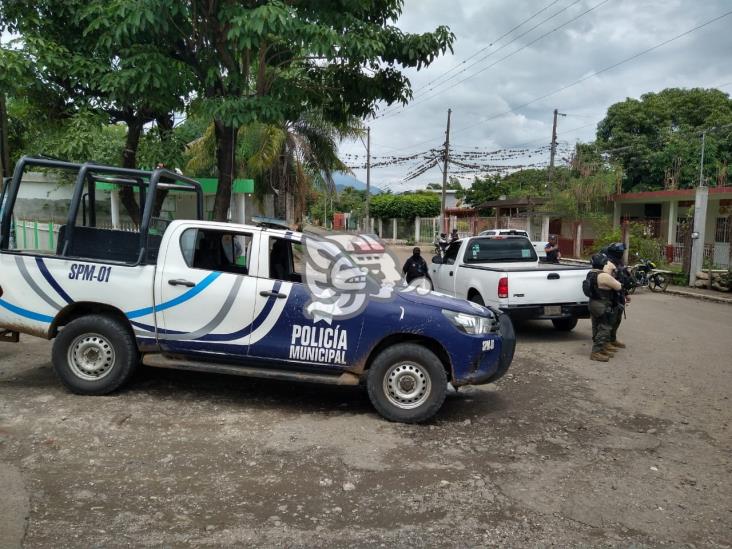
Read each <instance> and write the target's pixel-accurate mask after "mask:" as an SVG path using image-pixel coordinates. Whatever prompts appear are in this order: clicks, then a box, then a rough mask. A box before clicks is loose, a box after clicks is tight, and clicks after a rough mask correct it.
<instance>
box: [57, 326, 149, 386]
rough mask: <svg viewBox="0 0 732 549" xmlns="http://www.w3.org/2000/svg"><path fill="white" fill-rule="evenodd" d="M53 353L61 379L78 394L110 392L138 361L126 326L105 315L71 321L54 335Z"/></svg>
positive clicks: (121, 382)
mask: <svg viewBox="0 0 732 549" xmlns="http://www.w3.org/2000/svg"><path fill="white" fill-rule="evenodd" d="M52 356H53V369H54V371H55V372H56V375H58V377H59V378H60V379H61V382H62V383H63V384H64V385H65V386H66V387H67V388H68V389H69V390H71V391H72V392H74V393H77V394H80V395H104V394H107V393H111V392H112V391H114V390H115V389H117V388H118V387H119V386H120V385H122V384H123V383H124V382H125V381H127V380H128V379H129V378H130V376H132V374H133V372H134V371H135V368H136V367H137V365H138V363H139V354H138V351H137V346H136V344H135V340H134V337H133V336H132V334H131V333H130V331H129V329H128V328H127V327H126V326H125V325H124V324H123V323H122V322H121V321H119V320H117V319H115V318H114V317H112V316H108V315H88V316H83V317H81V318H77V319H76V320H73V321H71V322H70V323H69V324H68V325H66V326H65V327H64V328H63V329H62V330H61V331H60V332H59V335H58V336H57V337H56V340H55V341H54V343H53V353H52Z"/></svg>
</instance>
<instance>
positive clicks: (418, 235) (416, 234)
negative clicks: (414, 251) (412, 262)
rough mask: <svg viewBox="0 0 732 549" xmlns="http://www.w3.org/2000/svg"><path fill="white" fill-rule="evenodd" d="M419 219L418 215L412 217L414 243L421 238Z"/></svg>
mask: <svg viewBox="0 0 732 549" xmlns="http://www.w3.org/2000/svg"><path fill="white" fill-rule="evenodd" d="M419 229H420V219H419V216H417V217H415V218H414V243H415V244H418V243H419V242H420V240H421V239H422V233H421V232H420V230H419Z"/></svg>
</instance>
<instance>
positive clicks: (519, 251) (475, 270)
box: [430, 236, 589, 331]
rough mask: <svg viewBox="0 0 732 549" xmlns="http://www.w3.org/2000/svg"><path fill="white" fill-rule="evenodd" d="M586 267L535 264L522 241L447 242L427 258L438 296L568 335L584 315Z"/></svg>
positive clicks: (533, 254)
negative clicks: (539, 321) (441, 252)
mask: <svg viewBox="0 0 732 549" xmlns="http://www.w3.org/2000/svg"><path fill="white" fill-rule="evenodd" d="M587 271H588V267H578V266H574V265H556V264H548V263H540V262H539V259H538V257H537V255H536V251H535V250H534V247H533V245H532V244H531V242H530V241H529V239H528V238H524V237H520V236H512V237H501V238H495V237H494V238H491V237H489V236H476V237H472V238H465V239H462V240H458V241H455V242H453V243H452V244H450V246H449V247H448V248H447V250H445V254H444V255H443V256H442V257H441V256H439V255H436V256H434V257H433V258H432V264H431V266H430V278H431V279H432V285H433V287H434V289H435V290H436V291H438V292H444V293H446V294H449V295H452V296H455V297H462V298H465V299H468V300H469V301H472V302H474V303H478V304H480V305H486V306H489V307H493V308H496V309H500V310H501V311H503V312H505V313H508V314H509V316H511V318H512V319H514V320H518V319H548V320H551V321H552V323H553V324H554V327H555V328H556V329H558V330H562V331H569V330H572V329H573V328H574V327H575V326H576V325H577V319H578V318H587V317H589V310H588V298H587V297H586V296H585V295H584V293H582V281H583V280H584V279H585V277H586V275H587Z"/></svg>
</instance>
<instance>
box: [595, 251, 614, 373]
mask: <svg viewBox="0 0 732 549" xmlns="http://www.w3.org/2000/svg"><path fill="white" fill-rule="evenodd" d="M591 263H592V271H590V272H589V273H588V274H587V286H588V288H587V293H588V295H589V297H590V303H589V309H590V315H591V317H592V352H591V353H590V360H597V361H599V362H607V361H608V360H610V357H612V356H613V355H614V352H615V350H614V348H613V347H612V346H611V345H610V342H611V341H612V340H611V337H612V336H611V334H612V328H613V322H614V319H615V316H616V312H615V304H616V294H617V292H619V291H620V290H621V288H622V286H621V285H620V282H618V281H617V280H615V278H613V276H612V274H611V273H612V271H614V270H615V265H613V263H612V262H611V261H610V260H609V259H608V256H607V255H605V254H604V253H599V254H595V255H593V256H592V259H591Z"/></svg>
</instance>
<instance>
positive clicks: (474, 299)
mask: <svg viewBox="0 0 732 549" xmlns="http://www.w3.org/2000/svg"><path fill="white" fill-rule="evenodd" d="M468 301H472V302H473V303H477V304H478V305H483V306H485V301H483V296H481V295H480V294H479V293H478V292H474V293H473V294H471V295H470V296H469V297H468Z"/></svg>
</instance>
